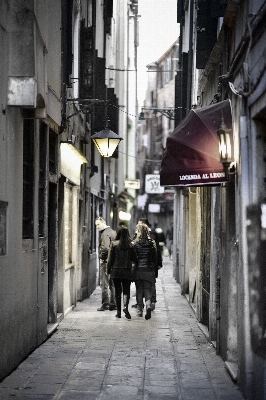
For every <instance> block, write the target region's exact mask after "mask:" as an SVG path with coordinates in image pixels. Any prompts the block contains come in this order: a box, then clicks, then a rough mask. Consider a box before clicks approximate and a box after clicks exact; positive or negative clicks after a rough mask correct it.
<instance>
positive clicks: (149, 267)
mask: <svg viewBox="0 0 266 400" xmlns="http://www.w3.org/2000/svg"><path fill="white" fill-rule="evenodd" d="M134 246H135V250H136V253H137V257H138V263H137V268H136V271H135V276H134V280H135V284H136V298H137V313H138V316H139V317H142V314H143V298H144V299H145V304H146V315H145V319H146V320H147V319H150V318H151V310H152V309H151V300H152V287H153V286H154V285H155V268H156V266H157V250H156V243H155V241H154V240H153V239H151V237H150V233H149V227H148V226H147V225H145V224H143V223H140V224H137V226H136V239H135V240H134Z"/></svg>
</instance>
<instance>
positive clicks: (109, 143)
mask: <svg viewBox="0 0 266 400" xmlns="http://www.w3.org/2000/svg"><path fill="white" fill-rule="evenodd" d="M108 122H109V121H107V122H106V126H105V128H104V129H103V130H102V131H100V132H97V133H95V134H94V135H92V136H91V139H92V140H93V142H94V144H95V146H96V147H97V149H98V150H99V153H100V154H101V156H103V157H111V156H112V154H113V152H114V151H115V149H116V147H117V146H118V145H119V143H120V141H121V140H123V138H121V137H120V136H118V135H117V133H115V132H113V131H111V130H110V129H109V127H108Z"/></svg>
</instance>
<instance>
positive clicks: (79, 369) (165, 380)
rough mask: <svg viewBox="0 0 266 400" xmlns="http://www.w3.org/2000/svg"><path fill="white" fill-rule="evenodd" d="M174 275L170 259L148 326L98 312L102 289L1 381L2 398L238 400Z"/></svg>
mask: <svg viewBox="0 0 266 400" xmlns="http://www.w3.org/2000/svg"><path fill="white" fill-rule="evenodd" d="M172 270H173V269H172V262H171V261H169V260H168V258H165V259H164V267H163V268H162V269H161V270H160V271H159V278H158V279H157V300H158V302H157V306H156V310H155V311H154V312H153V313H152V318H151V319H150V320H149V321H146V320H145V318H140V317H137V315H136V309H135V308H132V307H130V311H131V315H132V319H131V320H127V319H126V318H125V317H123V316H122V318H121V319H117V318H115V313H116V311H111V312H110V311H105V312H98V311H97V307H98V306H99V305H100V288H99V287H97V288H96V290H95V291H94V293H93V294H92V295H91V297H90V298H89V299H87V300H85V301H83V302H81V303H78V305H77V307H76V308H75V309H74V310H73V312H71V313H69V314H68V315H67V316H66V317H65V318H64V320H63V321H62V322H61V323H60V325H59V327H58V330H57V331H56V332H55V333H54V334H53V335H52V336H51V337H50V338H49V339H48V340H47V341H46V342H45V343H44V344H42V345H41V346H40V347H39V348H37V349H36V350H35V351H34V352H33V353H32V354H31V355H30V356H29V357H28V358H27V359H26V360H24V362H22V363H21V364H20V365H19V367H18V368H17V369H16V370H15V371H14V372H13V373H11V375H9V376H8V377H7V378H6V379H5V380H3V381H2V383H1V384H0V398H1V400H7V399H14V398H15V399H25V400H26V399H34V400H37V399H46V400H50V399H58V400H59V399H60V400H75V399H77V400H82V399H87V400H105V399H110V400H113V399H115V400H118V399H121V400H122V399H123V400H131V399H132V400H133V399H134V400H169V399H173V400H174V399H175V400H177V399H178V400H194V399H195V400H201V399H204V400H214V399H220V400H221V399H224V400H235V399H236V400H237V399H238V400H241V399H242V396H241V394H240V392H239V390H238V387H237V385H235V384H234V383H233V382H232V381H231V379H230V377H229V375H228V373H227V371H226V369H225V366H224V362H223V361H222V359H221V358H220V357H219V356H217V355H216V352H215V348H214V347H213V346H212V345H211V344H210V343H208V342H207V340H206V338H205V336H204V334H203V333H202V331H201V329H200V328H199V326H198V322H197V320H196V318H195V316H194V314H193V311H192V310H191V308H190V306H189V304H188V302H187V300H186V299H185V297H184V296H182V295H181V294H180V287H179V285H178V284H177V283H176V282H175V280H174V279H173V277H172V275H173V273H172ZM132 288H133V285H132ZM132 292H133V294H134V290H132ZM134 302H135V297H132V298H131V305H132V304H134Z"/></svg>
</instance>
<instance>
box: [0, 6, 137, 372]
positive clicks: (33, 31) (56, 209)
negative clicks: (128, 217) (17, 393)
mask: <svg viewBox="0 0 266 400" xmlns="http://www.w3.org/2000/svg"><path fill="white" fill-rule="evenodd" d="M136 15H137V1H130V2H124V1H122V0H113V1H102V2H98V1H96V0H64V1H63V0H62V1H57V2H54V1H51V0H46V1H42V2H39V1H35V0H25V1H23V2H18V1H16V0H9V1H6V2H1V5H0V37H1V43H2V45H1V55H2V57H1V61H0V70H1V74H2V84H1V88H0V93H1V99H2V112H1V114H0V134H1V143H2V145H1V146H0V160H1V161H0V163H1V168H0V181H1V184H0V221H1V222H0V293H1V312H0V315H1V328H2V329H1V333H0V340H1V361H0V378H3V377H4V376H6V375H7V374H8V373H10V372H11V371H12V370H13V369H14V368H15V367H16V366H17V365H18V364H19V363H20V362H21V361H22V360H23V359H24V358H25V357H26V356H27V355H28V354H29V353H30V352H31V351H32V350H33V349H34V348H36V347H37V346H38V345H40V344H41V343H42V342H43V341H44V340H45V339H46V338H47V337H48V335H50V334H51V333H52V332H53V331H54V330H55V329H56V327H57V325H58V323H59V322H60V321H61V320H62V319H63V318H64V316H65V315H66V314H67V313H68V312H70V311H71V310H72V309H73V307H75V304H76V302H77V301H82V300H83V299H85V298H86V297H88V296H90V294H91V293H92V291H93V290H94V289H95V287H96V285H97V284H98V260H97V245H98V232H96V229H95V224H94V221H95V218H96V217H97V216H99V215H101V216H103V217H105V218H106V220H107V223H108V224H109V225H111V226H112V228H114V229H115V228H116V226H117V225H118V224H119V222H121V215H122V216H123V215H124V214H119V211H124V212H127V211H128V210H130V209H132V207H133V206H134V202H135V200H134V192H133V193H131V194H130V195H129V194H128V193H127V191H125V189H124V180H125V178H126V177H127V176H128V173H127V172H126V155H125V153H126V151H125V148H128V141H129V137H130V140H132V138H131V136H128V131H127V129H128V119H129V118H130V117H129V115H131V114H133V112H132V109H134V110H135V103H134V102H132V100H131V103H130V104H129V101H128V94H127V92H128V87H129V85H132V84H134V78H130V79H131V80H132V79H133V83H132V82H130V81H129V78H128V73H127V70H128V69H130V68H131V67H130V68H129V60H130V62H131V63H132V64H133V65H134V53H133V56H131V58H132V57H133V59H130V57H129V46H131V45H132V43H134V34H135V28H136V27H135V25H134V24H133V26H132V22H131V21H135V20H136ZM131 17H132V18H131ZM117 38H119V40H118V39H117ZM130 49H131V47H130ZM107 119H108V120H109V121H110V123H109V124H110V125H109V126H110V129H111V130H112V131H114V132H115V133H117V134H119V135H120V136H121V137H122V138H123V139H124V140H122V142H121V145H120V146H119V149H118V150H117V151H116V152H115V154H114V155H113V157H111V158H106V159H104V158H103V157H101V156H100V154H99V152H98V150H97V149H96V147H95V146H94V144H93V142H92V140H91V136H92V135H93V134H94V133H95V132H99V131H101V130H102V129H103V128H104V127H105V124H106V120H107ZM134 123H135V122H134V121H133V123H132V126H133V128H132V129H133V130H134V129H135V128H134V126H135V125H134ZM133 151H134V149H133ZM118 165H119V168H118ZM132 177H134V172H133V173H132Z"/></svg>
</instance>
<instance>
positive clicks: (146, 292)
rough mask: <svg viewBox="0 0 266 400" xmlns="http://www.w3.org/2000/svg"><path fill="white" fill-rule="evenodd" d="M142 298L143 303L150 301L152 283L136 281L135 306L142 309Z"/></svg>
mask: <svg viewBox="0 0 266 400" xmlns="http://www.w3.org/2000/svg"><path fill="white" fill-rule="evenodd" d="M143 298H144V299H145V302H147V301H151V299H152V283H151V282H150V281H144V280H137V281H136V299H137V305H138V306H139V307H140V306H141V308H142V304H143Z"/></svg>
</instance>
